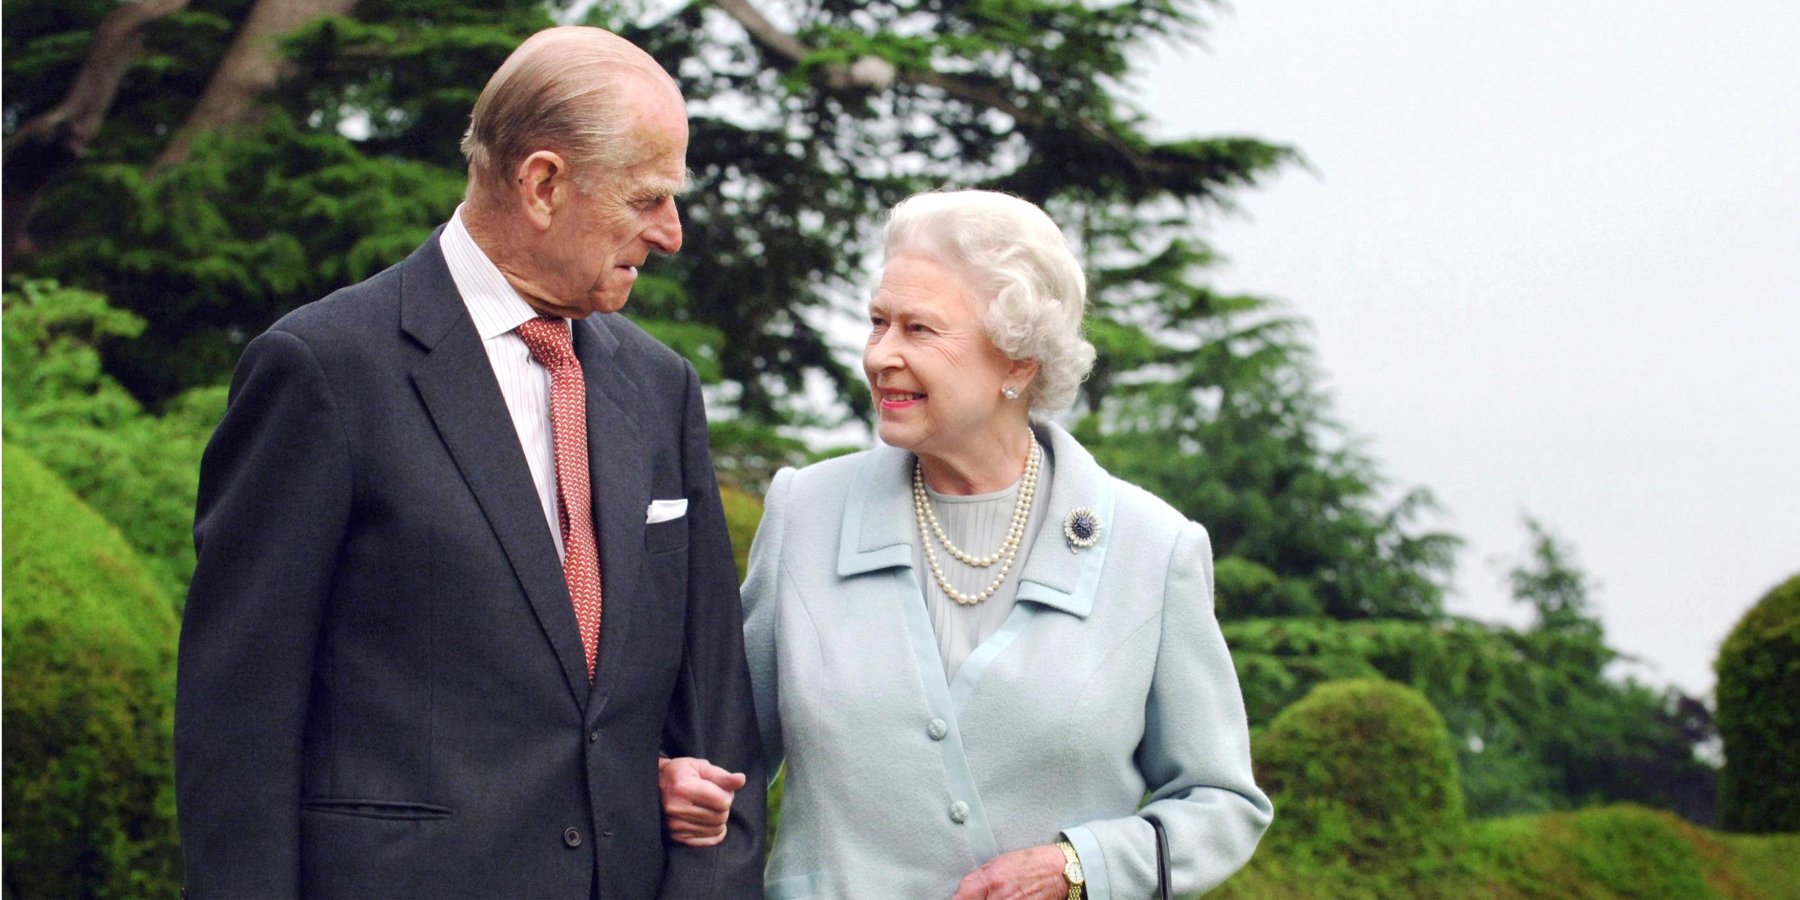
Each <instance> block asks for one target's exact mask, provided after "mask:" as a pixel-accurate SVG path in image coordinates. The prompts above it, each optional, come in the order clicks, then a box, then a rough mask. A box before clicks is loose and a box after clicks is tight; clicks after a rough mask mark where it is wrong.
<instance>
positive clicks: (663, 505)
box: [644, 498, 687, 525]
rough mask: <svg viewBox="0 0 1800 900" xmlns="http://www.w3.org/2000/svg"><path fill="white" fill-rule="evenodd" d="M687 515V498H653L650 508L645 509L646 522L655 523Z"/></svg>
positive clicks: (648, 523)
mask: <svg viewBox="0 0 1800 900" xmlns="http://www.w3.org/2000/svg"><path fill="white" fill-rule="evenodd" d="M685 515H687V499H686V498H683V499H680V500H652V501H650V508H649V509H648V510H645V511H644V524H645V525H655V524H656V523H658V522H667V521H669V520H670V519H679V518H681V517H682V516H685Z"/></svg>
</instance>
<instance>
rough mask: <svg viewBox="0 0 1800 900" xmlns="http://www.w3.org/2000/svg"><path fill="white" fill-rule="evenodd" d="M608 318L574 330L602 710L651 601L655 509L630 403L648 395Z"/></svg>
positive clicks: (596, 687)
mask: <svg viewBox="0 0 1800 900" xmlns="http://www.w3.org/2000/svg"><path fill="white" fill-rule="evenodd" d="M609 321H610V317H609V316H594V317H591V318H588V319H585V320H582V321H579V322H576V323H575V355H576V356H577V357H579V358H580V360H581V372H582V377H584V378H585V379H586V380H587V420H588V421H587V431H588V480H589V482H590V483H591V484H592V486H593V491H594V524H595V532H596V534H597V535H598V536H599V540H600V604H601V615H600V656H599V659H598V661H597V662H596V664H595V666H594V684H593V698H592V701H591V702H598V703H600V704H602V705H604V704H605V703H606V699H607V697H608V696H610V695H611V693H612V687H613V685H615V684H617V683H618V669H619V663H620V660H622V659H624V658H625V657H626V655H627V652H626V647H627V646H629V644H628V641H629V640H630V634H631V627H632V619H633V617H634V616H635V615H636V612H637V609H638V607H640V606H642V603H641V602H639V601H640V599H641V598H642V597H643V596H644V589H643V578H644V563H645V555H644V554H645V551H644V515H645V510H646V509H648V508H649V506H650V481H651V475H652V473H651V471H650V459H651V456H650V448H649V446H648V444H647V442H646V439H645V436H644V432H643V429H642V428H640V427H639V426H638V422H637V419H636V418H635V417H634V416H633V415H632V413H631V411H630V410H629V409H628V408H627V406H626V403H625V398H630V397H636V396H639V395H640V394H641V393H642V387H641V386H640V385H639V384H638V383H637V382H636V381H634V380H632V378H631V376H630V375H629V374H628V373H627V372H626V371H625V369H624V368H623V367H621V366H620V365H619V361H618V359H617V351H618V348H619V339H618V337H617V336H616V335H614V334H613V333H612V332H611V331H610V330H608V327H607V323H608V322H609Z"/></svg>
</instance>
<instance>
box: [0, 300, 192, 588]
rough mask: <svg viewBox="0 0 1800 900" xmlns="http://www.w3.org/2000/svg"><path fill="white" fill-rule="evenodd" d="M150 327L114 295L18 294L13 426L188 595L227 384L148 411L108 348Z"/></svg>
mask: <svg viewBox="0 0 1800 900" xmlns="http://www.w3.org/2000/svg"><path fill="white" fill-rule="evenodd" d="M142 328H143V322H142V320H141V319H139V318H138V317H136V316H134V315H132V314H130V313H127V312H123V311H120V310H116V309H113V308H111V307H110V306H108V305H107V302H106V299H105V298H104V297H101V296H100V295H98V294H94V293H91V292H89V291H84V290H78V289H74V288H64V287H60V286H59V285H57V284H56V283H55V282H53V281H25V282H21V283H20V284H19V286H18V289H17V290H16V291H8V292H7V293H6V295H5V328H4V335H5V372H6V407H5V414H4V430H5V436H6V439H7V440H8V441H10V442H13V443H15V444H17V445H18V446H19V447H21V448H24V449H26V450H28V451H30V452H31V453H32V455H34V456H35V457H36V458H37V459H38V460H40V461H41V462H43V464H44V465H46V466H48V467H49V468H50V469H51V470H52V471H54V472H55V473H56V474H57V476H58V477H60V478H61V479H62V480H63V481H64V482H66V483H67V484H68V485H69V486H70V487H71V488H73V489H74V490H75V492H76V493H77V494H79V495H80V496H81V498H82V499H83V500H84V501H86V502H87V503H88V504H89V505H91V506H92V507H94V508H95V509H96V510H98V511H99V512H100V513H101V515H103V516H105V517H106V519H107V520H108V521H110V522H111V523H113V524H114V525H116V526H117V527H118V528H119V530H120V531H122V532H123V533H124V535H125V537H126V539H127V540H128V541H130V542H131V545H132V547H134V548H135V549H136V550H137V552H138V553H139V554H141V555H142V558H143V560H144V563H145V565H146V566H147V567H148V568H149V569H150V570H151V571H152V572H154V573H155V574H156V575H157V576H158V579H159V580H160V581H161V583H162V585H161V586H162V589H163V591H165V592H166V593H168V594H169V595H171V596H175V597H181V596H183V595H185V594H186V593H187V582H188V578H189V577H190V576H192V574H193V571H194V549H193V530H192V529H193V521H194V496H195V493H196V491H197V490H198V486H199V465H200V453H201V451H202V450H203V449H204V448H205V446H206V441H207V439H208V437H210V436H211V434H212V429H213V426H214V425H216V424H217V423H218V420H219V417H220V415H222V414H223V412H224V409H225V389H224V388H223V387H215V388H198V389H195V390H192V391H188V392H186V393H183V394H182V395H180V396H178V397H176V398H174V399H173V400H172V401H171V402H170V403H169V404H168V406H167V409H166V410H165V411H164V413H163V414H162V415H151V414H149V413H147V412H145V411H144V409H143V408H142V407H141V406H140V405H139V404H138V402H137V400H136V399H135V398H133V397H132V396H131V395H130V394H129V393H127V392H126V391H125V390H124V389H123V388H122V387H120V386H119V384H118V383H117V382H116V381H114V380H113V379H112V378H111V377H110V376H108V375H107V374H106V373H105V372H104V371H102V368H101V363H100V353H101V350H102V349H103V348H105V347H107V346H110V345H111V344H113V343H115V342H118V341H121V340H126V339H129V338H132V337H135V336H136V335H137V334H138V333H139V332H140V330H141V329H142Z"/></svg>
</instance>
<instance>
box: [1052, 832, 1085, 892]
mask: <svg viewBox="0 0 1800 900" xmlns="http://www.w3.org/2000/svg"><path fill="white" fill-rule="evenodd" d="M1056 849H1058V850H1061V851H1062V855H1063V879H1064V880H1066V881H1067V882H1069V900H1081V898H1082V897H1084V896H1086V895H1087V875H1086V873H1084V872H1082V870H1081V857H1079V856H1077V855H1076V854H1075V845H1074V844H1071V843H1069V842H1068V841H1066V840H1058V841H1057V842H1056Z"/></svg>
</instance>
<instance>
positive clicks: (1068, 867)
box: [1063, 863, 1081, 884]
mask: <svg viewBox="0 0 1800 900" xmlns="http://www.w3.org/2000/svg"><path fill="white" fill-rule="evenodd" d="M1063 877H1064V878H1067V879H1068V880H1069V883H1070V884H1080V883H1081V864H1080V863H1067V864H1065V865H1064V866H1063Z"/></svg>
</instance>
